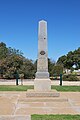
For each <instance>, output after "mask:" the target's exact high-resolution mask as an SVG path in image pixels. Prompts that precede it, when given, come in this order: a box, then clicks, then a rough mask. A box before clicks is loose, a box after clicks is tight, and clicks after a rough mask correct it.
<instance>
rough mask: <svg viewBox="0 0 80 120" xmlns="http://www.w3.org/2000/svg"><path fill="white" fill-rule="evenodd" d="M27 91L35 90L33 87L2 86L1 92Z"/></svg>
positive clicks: (0, 87) (0, 86)
mask: <svg viewBox="0 0 80 120" xmlns="http://www.w3.org/2000/svg"><path fill="white" fill-rule="evenodd" d="M27 89H33V86H32V85H30V86H26V85H24V86H22V85H19V86H15V85H0V91H27Z"/></svg>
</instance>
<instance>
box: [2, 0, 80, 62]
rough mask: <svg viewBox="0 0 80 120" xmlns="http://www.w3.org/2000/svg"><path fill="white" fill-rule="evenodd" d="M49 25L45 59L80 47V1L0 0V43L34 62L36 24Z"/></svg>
mask: <svg viewBox="0 0 80 120" xmlns="http://www.w3.org/2000/svg"><path fill="white" fill-rule="evenodd" d="M42 19H44V20H46V21H47V22H48V56H49V58H52V59H53V60H55V61H56V60H57V59H58V58H59V57H60V56H62V55H66V54H67V53H68V52H69V51H73V50H75V49H77V48H78V47H80V0H0V42H5V43H6V44H7V46H8V47H12V48H16V49H19V50H21V51H22V52H23V53H24V56H25V57H27V58H29V59H33V60H35V59H37V50H38V49H37V48H38V21H40V20H42Z"/></svg>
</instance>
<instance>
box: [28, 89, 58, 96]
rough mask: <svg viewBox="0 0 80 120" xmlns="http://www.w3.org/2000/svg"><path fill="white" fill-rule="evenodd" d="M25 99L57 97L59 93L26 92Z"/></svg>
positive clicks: (53, 91)
mask: <svg viewBox="0 0 80 120" xmlns="http://www.w3.org/2000/svg"><path fill="white" fill-rule="evenodd" d="M26 96H27V97H59V96H60V93H58V92H57V91H56V90H51V91H46V92H45V91H35V90H28V91H27V93H26Z"/></svg>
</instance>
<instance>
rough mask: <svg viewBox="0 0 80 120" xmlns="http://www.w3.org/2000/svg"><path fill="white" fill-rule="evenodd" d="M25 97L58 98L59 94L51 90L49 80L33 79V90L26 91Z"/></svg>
mask: <svg viewBox="0 0 80 120" xmlns="http://www.w3.org/2000/svg"><path fill="white" fill-rule="evenodd" d="M26 96H27V97H59V96H60V93H58V92H57V91H56V90H51V80H50V79H35V80H34V90H28V91H27V93H26Z"/></svg>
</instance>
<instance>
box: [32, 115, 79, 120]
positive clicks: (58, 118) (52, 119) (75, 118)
mask: <svg viewBox="0 0 80 120" xmlns="http://www.w3.org/2000/svg"><path fill="white" fill-rule="evenodd" d="M31 120H80V115H32V116H31Z"/></svg>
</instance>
